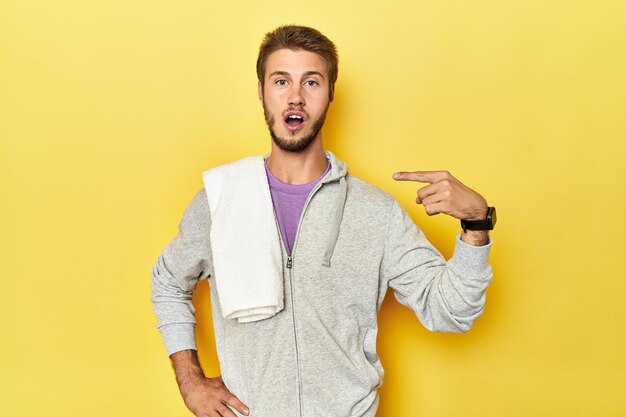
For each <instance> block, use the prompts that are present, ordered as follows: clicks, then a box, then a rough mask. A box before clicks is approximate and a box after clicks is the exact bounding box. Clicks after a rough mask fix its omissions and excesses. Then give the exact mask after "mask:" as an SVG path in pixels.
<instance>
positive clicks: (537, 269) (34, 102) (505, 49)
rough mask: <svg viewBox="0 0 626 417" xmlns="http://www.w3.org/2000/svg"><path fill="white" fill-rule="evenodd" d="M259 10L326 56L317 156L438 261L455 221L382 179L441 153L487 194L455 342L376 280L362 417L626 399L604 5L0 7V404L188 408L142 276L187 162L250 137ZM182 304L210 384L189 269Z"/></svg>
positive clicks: (611, 40)
mask: <svg viewBox="0 0 626 417" xmlns="http://www.w3.org/2000/svg"><path fill="white" fill-rule="evenodd" d="M282 23H298V24H305V25H311V26H314V27H316V28H318V29H320V30H321V31H322V32H323V33H325V34H326V35H327V36H328V37H330V38H331V39H332V40H333V41H334V42H335V43H336V44H337V46H338V49H339V52H340V69H339V80H338V82H337V95H336V100H335V102H334V103H333V104H332V105H331V109H330V112H329V117H328V119H327V124H326V126H325V128H324V138H325V146H326V148H327V149H330V150H331V151H333V152H335V154H336V155H337V156H338V157H339V158H341V159H343V160H344V161H345V162H346V163H347V164H348V166H349V167H350V169H351V172H352V173H353V174H354V175H356V176H358V177H360V178H362V179H364V180H366V181H368V182H370V183H372V184H374V185H376V186H378V187H380V188H382V189H384V190H386V191H389V192H390V193H392V194H393V195H394V196H395V197H396V198H397V199H398V200H399V201H400V202H401V203H402V205H403V206H404V207H405V208H406V209H407V210H409V212H410V214H411V215H412V217H413V218H414V220H415V221H416V222H417V223H418V224H419V225H420V226H421V227H422V229H423V230H424V231H425V233H426V234H427V236H428V237H429V238H430V240H431V241H432V242H433V243H434V244H435V245H436V246H437V247H438V248H440V250H441V252H442V253H443V254H444V255H445V256H446V257H449V256H450V255H451V252H452V249H453V240H454V237H455V235H456V233H458V231H459V225H458V222H457V221H456V220H453V219H451V218H448V217H444V216H435V217H428V216H426V215H425V214H424V212H423V208H422V207H421V206H417V205H416V204H415V202H414V197H415V191H416V189H417V188H418V187H419V186H420V185H419V184H417V183H396V182H394V181H393V180H392V179H391V174H392V173H393V172H395V171H398V170H429V169H448V170H450V171H451V172H452V173H453V174H454V175H455V176H457V177H458V178H459V179H461V180H462V181H463V182H464V183H466V184H467V185H469V186H471V187H473V188H474V189H476V190H477V191H479V192H481V193H482V194H483V195H484V196H485V197H486V198H487V200H488V201H489V202H490V203H491V204H492V205H495V206H497V208H498V214H499V221H498V226H497V228H496V230H495V231H494V232H493V234H492V236H493V239H494V242H495V244H494V247H493V250H492V253H491V261H492V265H493V268H494V271H495V277H494V281H493V283H492V285H491V286H490V287H489V289H488V293H487V305H486V310H485V313H484V315H483V317H481V318H480V319H479V320H478V321H477V322H476V324H475V326H474V328H473V329H472V330H471V331H470V332H469V333H467V334H464V335H447V334H435V333H429V332H428V331H426V330H425V329H424V328H423V327H421V325H420V324H419V322H418V321H417V319H416V318H415V316H414V315H413V313H412V312H411V311H410V310H409V309H407V308H406V307H404V306H401V305H400V304H398V303H397V302H396V301H395V299H394V298H393V295H392V293H391V290H390V291H389V292H388V294H387V298H386V300H385V303H384V305H383V309H382V311H381V313H380V333H379V339H378V350H379V353H380V355H381V358H382V362H383V365H384V367H385V370H386V375H385V380H384V385H383V387H382V389H381V390H380V393H381V405H380V408H379V416H381V417H395V416H421V417H435V416H437V417H443V416H446V417H447V416H494V417H495V416H603V417H604V416H624V415H626V395H625V393H626V325H625V323H626V311H625V308H624V299H625V296H626V277H625V274H624V270H626V261H625V258H626V257H625V254H626V250H625V249H626V245H625V243H624V242H626V236H625V232H626V227H625V226H626V221H625V220H624V219H625V216H626V203H625V201H626V199H625V191H626V187H625V185H624V181H625V179H626V173H625V169H624V165H625V164H624V162H625V161H624V159H625V155H626V146H625V144H624V142H625V141H626V122H625V119H626V117H625V116H626V75H625V74H626V3H625V2H624V1H623V0H619V1H618V0H616V1H608V0H607V1H600V2H599V1H592V0H587V1H576V2H562V1H550V0H549V1H546V0H531V1H517V2H500V1H485V0H479V1H473V2H466V1H442V2H433V1H421V0H420V1H410V2H409V1H406V2H393V1H384V2H376V3H371V4H368V3H363V2H354V1H353V2H339V1H317V2H309V3H306V2H305V3H302V2H295V3H294V2H277V1H271V0H269V1H265V2H252V1H250V2H219V3H216V2H209V1H197V0H196V1H182V2H173V1H170V2H161V1H147V0H137V1H127V0H111V1H98V2H95V1H91V2H89V1H82V0H81V1H79V0H74V1H71V0H58V1H49V2H46V1H36V0H33V1H21V0H4V1H2V2H0V257H1V259H0V297H1V298H0V416H3V417H4V416H6V417H21V416H35V415H37V416H39V415H46V416H116V417H121V416H150V417H157V416H186V415H189V414H188V412H187V411H186V409H185V407H184V405H183V402H182V400H181V399H180V397H179V393H178V391H177V387H176V384H175V381H174V378H173V375H172V371H171V369H170V366H169V362H168V359H167V356H166V352H165V349H164V347H163V345H162V342H161V339H160V336H159V334H158V331H157V330H156V327H155V325H156V320H155V318H154V316H153V313H152V310H151V304H150V300H149V298H150V289H149V285H150V274H149V273H150V269H151V267H152V265H153V263H154V262H155V260H156V258H157V256H158V255H159V253H160V251H161V250H162V249H163V248H164V247H165V245H166V244H167V243H168V242H169V240H170V239H171V238H173V236H174V235H175V234H176V232H177V225H178V221H179V220H180V218H181V216H182V213H183V211H184V209H185V207H186V206H187V205H188V204H189V202H190V201H191V199H192V197H193V195H194V194H195V192H196V191H197V190H198V189H199V188H200V187H201V186H202V182H201V176H200V174H201V172H202V171H203V170H205V169H208V168H211V167H213V166H216V165H218V164H221V163H226V162H230V161H232V160H235V159H238V158H241V157H244V156H248V155H254V154H265V153H266V152H268V151H269V146H270V139H269V135H268V134H267V130H266V127H265V124H264V120H263V114H262V110H261V106H260V104H259V102H258V100H257V97H256V78H255V71H254V64H255V60H256V54H257V48H258V45H259V43H260V41H261V39H262V37H263V34H264V33H265V32H267V31H269V30H271V29H273V28H274V27H275V26H277V25H279V24H282ZM194 302H195V303H196V305H197V306H198V309H199V311H198V315H199V325H198V336H199V338H200V339H201V340H200V348H201V359H202V361H203V363H204V365H205V367H206V370H207V373H208V374H209V375H210V376H215V375H217V374H218V373H219V366H218V363H217V360H216V355H215V350H214V344H213V343H214V340H213V335H212V324H211V317H210V311H209V294H208V291H207V286H206V282H203V283H202V284H201V285H199V290H198V291H197V292H196V294H195V295H194ZM329 377H332V376H329ZM268 383H271V381H268ZM252 416H254V410H252ZM287 417H288V416H287Z"/></svg>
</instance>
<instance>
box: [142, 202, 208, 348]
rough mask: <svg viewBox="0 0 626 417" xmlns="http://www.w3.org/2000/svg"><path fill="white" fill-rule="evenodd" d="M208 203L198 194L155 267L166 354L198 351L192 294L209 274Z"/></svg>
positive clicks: (154, 294) (155, 289)
mask: <svg viewBox="0 0 626 417" xmlns="http://www.w3.org/2000/svg"><path fill="white" fill-rule="evenodd" d="M208 213H209V210H208V202H207V201H206V195H205V193H204V191H203V190H201V191H199V192H198V193H196V195H195V197H194V199H193V201H192V202H191V204H190V205H189V207H187V209H186V210H185V213H184V215H183V218H182V220H181V221H180V223H179V225H178V230H179V231H178V234H177V235H176V237H174V239H173V240H172V241H171V242H170V244H169V245H167V247H166V248H165V249H164V250H163V252H162V253H161V255H160V256H159V257H158V259H157V261H156V263H155V264H154V266H153V268H152V273H151V275H152V307H153V310H154V313H155V315H156V318H157V326H158V328H159V331H160V332H161V336H162V338H163V342H164V343H165V347H166V349H167V353H168V354H169V355H172V354H174V353H176V352H178V351H180V350H186V349H194V350H197V347H196V341H195V335H194V329H195V324H196V319H195V316H194V313H195V310H194V307H193V304H192V303H191V298H192V293H193V290H194V289H195V287H196V284H197V282H198V280H199V279H205V278H208V277H209V275H210V269H211V265H210V253H211V252H210V250H211V249H210V245H209V230H210V219H209V216H208Z"/></svg>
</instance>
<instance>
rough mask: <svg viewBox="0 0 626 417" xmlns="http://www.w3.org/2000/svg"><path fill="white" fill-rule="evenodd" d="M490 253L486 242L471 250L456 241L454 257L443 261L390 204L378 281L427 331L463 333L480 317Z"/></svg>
mask: <svg viewBox="0 0 626 417" xmlns="http://www.w3.org/2000/svg"><path fill="white" fill-rule="evenodd" d="M490 248H491V242H490V241H489V242H488V243H487V245H484V246H473V245H471V244H468V243H465V242H463V241H462V240H461V238H460V236H458V237H457V239H456V247H455V250H454V255H453V256H452V258H450V260H449V261H448V262H446V261H445V259H444V258H443V256H442V255H441V254H440V253H439V252H438V251H437V249H435V248H434V247H433V246H432V245H431V244H430V242H429V241H428V240H427V239H426V237H425V236H424V234H423V233H422V231H421V230H420V229H419V228H418V227H417V226H416V225H415V223H413V220H412V219H411V218H410V217H409V215H408V213H407V212H406V211H405V210H404V209H403V208H402V207H401V206H400V204H398V202H397V201H395V200H394V201H393V204H392V205H391V208H390V213H389V220H388V230H387V238H386V242H385V251H384V255H383V259H382V262H381V268H380V270H381V276H382V278H383V279H384V280H386V282H387V283H388V285H389V287H391V288H392V289H393V291H394V295H395V297H396V299H397V300H398V301H399V302H400V303H401V304H404V305H405V306H407V307H409V308H411V309H412V310H413V311H414V312H415V314H416V315H417V318H418V319H419V321H420V322H421V323H422V324H423V325H424V327H426V328H427V329H428V330H430V331H437V332H446V333H461V332H466V331H468V330H469V329H470V328H471V326H472V324H473V323H474V321H475V320H476V319H477V318H478V317H480V316H481V315H482V313H483V309H484V304H485V290H486V288H487V286H488V285H489V283H490V282H491V279H492V271H491V267H490V266H489V263H488V255H489V249H490Z"/></svg>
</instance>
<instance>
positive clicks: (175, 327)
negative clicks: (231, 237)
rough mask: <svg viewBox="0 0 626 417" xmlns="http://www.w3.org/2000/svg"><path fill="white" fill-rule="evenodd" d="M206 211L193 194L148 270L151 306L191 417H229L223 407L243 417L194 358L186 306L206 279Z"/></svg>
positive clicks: (200, 194)
mask: <svg viewBox="0 0 626 417" xmlns="http://www.w3.org/2000/svg"><path fill="white" fill-rule="evenodd" d="M210 225H211V223H210V212H209V208H208V202H207V199H206V194H205V192H204V189H202V190H200V191H199V192H198V193H196V195H195V197H194V199H193V201H192V202H191V204H190V205H189V207H187V209H186V210H185V213H184V215H183V218H182V220H181V221H180V223H179V226H178V229H179V232H178V234H177V235H176V237H174V239H173V240H172V241H171V242H170V244H169V245H168V246H167V247H166V248H165V249H164V250H163V252H162V253H161V255H160V256H159V258H158V259H157V262H156V263H155V265H154V266H153V268H152V273H151V275H152V305H153V309H154V313H155V315H156V317H157V326H158V328H159V330H160V332H161V336H162V337H163V341H164V343H165V347H166V349H167V352H168V354H169V355H170V360H171V363H172V367H173V369H174V372H175V374H176V382H177V383H178V387H179V389H180V393H181V395H182V397H183V400H184V402H185V405H186V406H187V408H189V410H190V411H191V412H192V413H194V414H195V415H197V416H200V415H202V416H204V415H207V414H208V415H217V414H215V413H218V412H219V415H222V416H228V417H235V414H234V413H233V412H232V411H231V410H229V409H228V407H227V405H230V406H232V407H235V408H236V409H237V410H240V412H241V413H242V414H244V415H248V411H247V407H246V406H245V405H244V404H243V403H242V402H241V401H239V399H238V398H237V397H236V396H234V395H233V394H232V393H231V392H230V391H229V390H228V389H227V387H226V385H225V384H224V381H223V380H222V377H221V376H217V377H215V378H206V377H205V375H204V372H203V370H202V367H201V366H200V362H199V360H198V355H197V352H196V351H197V347H196V340H195V324H196V320H195V316H194V313H195V311H194V307H193V304H192V302H191V299H192V293H193V290H194V289H195V287H196V284H197V282H198V280H200V279H206V278H208V277H209V276H210V270H211V263H210V259H211V248H210V241H209V231H210Z"/></svg>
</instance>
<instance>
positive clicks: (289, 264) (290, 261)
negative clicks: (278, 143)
mask: <svg viewBox="0 0 626 417" xmlns="http://www.w3.org/2000/svg"><path fill="white" fill-rule="evenodd" d="M323 184H324V183H322V182H321V181H320V182H319V183H317V185H316V186H315V188H313V190H311V192H310V193H309V196H308V197H307V199H306V201H305V202H304V207H302V213H300V220H299V221H298V227H297V228H296V239H295V240H294V242H293V247H292V248H291V255H290V256H287V265H286V267H287V269H289V283H290V284H291V285H290V289H291V291H290V296H291V317H292V323H293V333H294V342H295V348H296V375H297V378H296V380H297V382H298V406H299V411H300V417H302V376H301V375H300V359H299V351H298V331H297V329H296V309H295V302H294V297H293V293H294V278H293V259H294V257H293V254H294V253H295V251H296V245H297V244H298V236H299V235H300V226H301V225H302V219H303V218H304V213H305V212H306V209H307V207H308V205H309V202H310V201H311V198H313V195H314V194H315V193H316V192H317V190H319V189H320V188H321V187H322V185H323ZM274 218H276V212H274ZM276 222H277V223H278V219H277V220H276ZM277 226H278V235H279V237H280V241H281V243H282V244H283V247H284V248H285V252H286V249H287V246H286V245H285V243H284V242H283V236H282V233H281V232H280V224H277Z"/></svg>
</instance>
